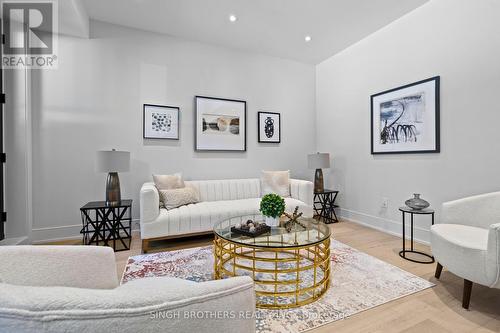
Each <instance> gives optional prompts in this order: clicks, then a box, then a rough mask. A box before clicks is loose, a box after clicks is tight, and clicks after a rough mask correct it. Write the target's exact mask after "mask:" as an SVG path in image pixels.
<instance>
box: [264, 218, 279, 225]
mask: <svg viewBox="0 0 500 333" xmlns="http://www.w3.org/2000/svg"><path fill="white" fill-rule="evenodd" d="M265 222H266V224H267V225H268V226H270V227H277V226H278V225H279V222H280V219H279V218H278V217H271V216H266V219H265Z"/></svg>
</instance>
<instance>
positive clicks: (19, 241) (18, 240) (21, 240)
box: [0, 237, 28, 246]
mask: <svg viewBox="0 0 500 333" xmlns="http://www.w3.org/2000/svg"><path fill="white" fill-rule="evenodd" d="M27 244H28V237H11V238H5V239H4V240H1V241H0V246H5V245H27Z"/></svg>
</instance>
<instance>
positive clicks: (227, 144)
mask: <svg viewBox="0 0 500 333" xmlns="http://www.w3.org/2000/svg"><path fill="white" fill-rule="evenodd" d="M195 99H196V101H195V102H196V140H195V141H196V142H195V144H196V146H195V148H196V150H213V151H217V150H227V151H245V150H246V102H245V101H238V100H230V99H220V98H212V97H203V96H196V98H195Z"/></svg>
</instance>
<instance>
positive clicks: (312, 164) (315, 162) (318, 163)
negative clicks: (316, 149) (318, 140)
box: [307, 153, 330, 169]
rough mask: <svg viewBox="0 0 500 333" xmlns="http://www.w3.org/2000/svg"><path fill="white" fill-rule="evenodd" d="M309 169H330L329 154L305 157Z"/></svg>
mask: <svg viewBox="0 0 500 333" xmlns="http://www.w3.org/2000/svg"><path fill="white" fill-rule="evenodd" d="M307 163H308V167H309V169H327V168H329V167H330V154H328V153H317V154H309V155H307Z"/></svg>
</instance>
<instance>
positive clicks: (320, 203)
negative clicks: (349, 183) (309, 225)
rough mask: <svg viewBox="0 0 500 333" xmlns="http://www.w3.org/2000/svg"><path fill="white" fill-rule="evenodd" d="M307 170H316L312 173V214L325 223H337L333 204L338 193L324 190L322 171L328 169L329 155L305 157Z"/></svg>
mask: <svg viewBox="0 0 500 333" xmlns="http://www.w3.org/2000/svg"><path fill="white" fill-rule="evenodd" d="M307 162H308V167H309V169H316V171H315V173H314V199H313V206H314V214H315V215H316V216H317V217H319V219H321V220H323V221H324V222H325V223H333V222H338V221H339V220H338V218H337V214H336V213H335V208H338V205H336V204H335V200H336V199H337V195H338V194H339V191H334V190H328V189H325V185H324V179H323V170H322V169H328V168H330V154H328V153H319V152H318V153H316V154H310V155H308V156H307Z"/></svg>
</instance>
